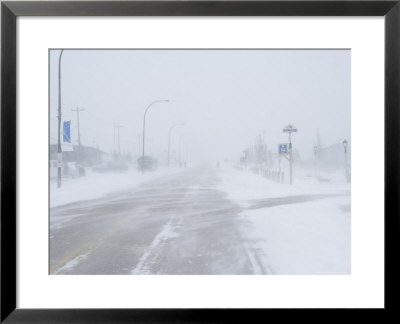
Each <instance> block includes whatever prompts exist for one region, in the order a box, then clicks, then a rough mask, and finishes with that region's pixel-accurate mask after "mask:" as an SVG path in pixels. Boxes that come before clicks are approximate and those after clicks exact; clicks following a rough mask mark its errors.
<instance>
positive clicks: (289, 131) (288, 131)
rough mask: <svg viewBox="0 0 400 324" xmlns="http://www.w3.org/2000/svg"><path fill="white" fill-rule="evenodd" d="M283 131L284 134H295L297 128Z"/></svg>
mask: <svg viewBox="0 0 400 324" xmlns="http://www.w3.org/2000/svg"><path fill="white" fill-rule="evenodd" d="M283 131H284V132H285V133H296V132H297V128H284V129H283Z"/></svg>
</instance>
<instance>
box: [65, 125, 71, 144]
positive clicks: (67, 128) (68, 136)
mask: <svg viewBox="0 0 400 324" xmlns="http://www.w3.org/2000/svg"><path fill="white" fill-rule="evenodd" d="M63 142H65V143H71V121H70V120H68V121H65V122H64V124H63Z"/></svg>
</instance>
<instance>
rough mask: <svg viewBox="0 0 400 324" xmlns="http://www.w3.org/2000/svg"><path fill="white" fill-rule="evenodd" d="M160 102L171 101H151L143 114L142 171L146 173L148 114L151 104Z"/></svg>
mask: <svg viewBox="0 0 400 324" xmlns="http://www.w3.org/2000/svg"><path fill="white" fill-rule="evenodd" d="M159 102H169V100H156V101H153V102H152V103H150V104H149V105H148V106H147V108H146V110H145V111H144V114H143V138H142V141H143V143H142V165H141V169H142V173H144V168H145V165H144V144H145V135H146V114H147V111H148V110H149V109H150V107H151V106H153V105H154V104H156V103H159Z"/></svg>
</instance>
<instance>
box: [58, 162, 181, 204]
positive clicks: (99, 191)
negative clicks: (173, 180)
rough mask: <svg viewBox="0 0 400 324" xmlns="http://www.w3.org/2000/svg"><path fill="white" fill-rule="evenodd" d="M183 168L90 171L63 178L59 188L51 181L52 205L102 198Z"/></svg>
mask: <svg viewBox="0 0 400 324" xmlns="http://www.w3.org/2000/svg"><path fill="white" fill-rule="evenodd" d="M181 171H182V169H168V168H160V169H158V170H157V171H154V172H146V173H144V174H142V173H140V172H138V171H137V170H129V171H128V172H124V173H96V172H90V171H89V172H88V173H87V175H86V176H85V177H82V178H76V179H63V182H62V187H61V188H57V182H56V181H51V182H50V207H55V206H59V205H65V204H69V203H72V202H77V201H84V200H90V199H97V198H101V197H103V196H105V195H107V194H109V193H112V192H115V191H119V190H124V189H130V188H134V187H135V186H138V185H140V184H142V183H144V182H147V181H150V180H153V179H156V178H160V177H166V176H170V175H173V174H176V173H178V172H181Z"/></svg>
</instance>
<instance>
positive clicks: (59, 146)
mask: <svg viewBox="0 0 400 324" xmlns="http://www.w3.org/2000/svg"><path fill="white" fill-rule="evenodd" d="M63 52H64V50H63V49H62V50H61V53H60V57H59V59H58V149H57V164H58V165H57V188H61V164H62V149H61V137H60V133H61V58H62V55H63Z"/></svg>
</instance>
